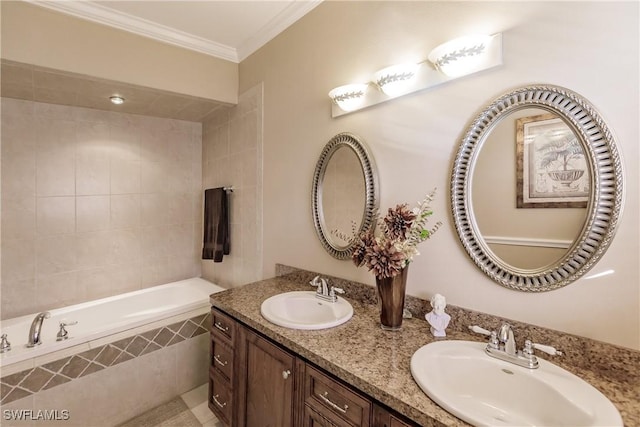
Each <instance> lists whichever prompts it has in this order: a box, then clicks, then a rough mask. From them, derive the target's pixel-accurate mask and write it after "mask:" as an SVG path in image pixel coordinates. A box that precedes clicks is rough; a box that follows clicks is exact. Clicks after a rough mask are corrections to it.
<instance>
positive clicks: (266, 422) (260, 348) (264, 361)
mask: <svg viewBox="0 0 640 427" xmlns="http://www.w3.org/2000/svg"><path fill="white" fill-rule="evenodd" d="M211 313H212V316H211V318H212V324H211V347H210V363H209V365H210V367H209V408H210V409H211V410H212V411H213V412H214V414H215V415H216V416H217V417H218V419H219V420H221V421H222V422H223V423H225V424H226V425H227V426H229V427H300V426H303V427H361V426H363V427H365V426H366V427H369V426H373V427H411V426H414V427H415V426H417V424H411V423H407V422H405V421H403V420H402V417H401V416H400V415H397V414H394V413H393V412H390V411H388V410H386V409H385V408H383V407H382V406H380V405H378V404H377V403H376V402H374V401H373V400H372V399H371V398H369V397H368V396H366V395H364V394H362V393H361V392H359V391H358V390H355V389H354V388H353V387H351V386H349V385H347V384H344V383H343V382H342V381H340V380H338V379H337V378H334V377H333V376H331V375H330V374H328V373H326V372H324V371H322V370H320V369H319V368H316V367H315V366H313V365H311V364H310V363H307V362H305V361H304V360H303V359H301V358H300V357H297V356H296V355H295V354H293V353H292V352H290V351H288V350H286V349H283V348H282V347H280V346H279V345H277V344H275V343H273V342H272V341H270V340H269V339H267V338H265V337H263V336H261V335H260V334H258V333H256V332H255V331H253V330H252V329H250V328H248V327H246V326H244V325H242V324H240V323H238V322H236V321H235V320H234V319H233V318H231V317H229V316H228V315H226V314H224V313H222V312H220V311H219V310H217V309H215V308H214V309H213V310H212V312H211Z"/></svg>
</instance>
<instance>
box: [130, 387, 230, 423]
mask: <svg viewBox="0 0 640 427" xmlns="http://www.w3.org/2000/svg"><path fill="white" fill-rule="evenodd" d="M208 390H209V387H208V384H203V385H201V386H200V387H197V388H194V389H193V390H191V391H188V392H186V393H184V394H183V395H181V396H180V397H179V398H176V399H174V400H172V401H170V402H167V403H166V404H164V405H161V406H158V407H156V408H154V409H151V410H150V411H147V412H145V413H144V414H142V415H139V416H137V417H135V418H133V419H131V420H129V421H127V422H126V423H124V424H121V427H125V426H126V427H137V426H145V427H184V426H193V427H196V426H198V427H199V426H202V427H225V426H224V424H222V422H220V421H219V420H218V419H217V418H216V417H215V415H213V413H212V412H211V410H209V407H208V406H207V398H208V396H207V393H208ZM194 417H195V419H194Z"/></svg>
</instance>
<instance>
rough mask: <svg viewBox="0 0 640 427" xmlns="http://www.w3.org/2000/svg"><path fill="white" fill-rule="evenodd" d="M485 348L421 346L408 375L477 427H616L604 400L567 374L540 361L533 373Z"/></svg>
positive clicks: (466, 343)
mask: <svg viewBox="0 0 640 427" xmlns="http://www.w3.org/2000/svg"><path fill="white" fill-rule="evenodd" d="M485 346H486V344H483V343H478V342H471V341H437V342H434V343H431V344H427V345H425V346H423V347H421V348H420V349H418V351H416V352H415V353H414V355H413V357H412V358H411V374H412V375H413V378H414V379H415V380H416V382H417V383H418V385H419V386H420V388H421V389H422V390H423V391H424V392H425V393H426V394H427V395H428V396H429V397H430V398H431V399H432V400H433V401H434V402H436V403H437V404H438V405H440V406H441V407H442V408H444V409H446V410H447V411H448V412H450V413H452V414H453V415H455V416H457V417H458V418H461V419H463V420H465V421H467V422H468V423H470V424H473V425H477V426H554V427H560V426H572V427H576V426H607V427H613V426H622V418H621V417H620V413H619V412H618V410H617V409H616V407H615V406H613V404H612V403H611V402H610V401H609V399H607V398H606V397H605V396H604V395H603V394H602V393H600V392H599V391H598V390H596V389H595V388H594V387H593V386H591V385H590V384H588V383H587V382H585V381H583V380H582V379H580V378H578V377H577V376H575V375H573V374H572V373H571V372H568V371H566V370H565V369H562V368H560V367H559V366H557V365H554V364H553V363H550V362H548V361H546V360H542V359H540V358H538V362H539V363H540V366H539V368H538V369H527V368H523V367H520V366H517V365H514V364H512V363H509V362H504V361H502V360H498V359H496V358H493V357H491V356H489V355H487V354H486V353H485V352H484V348H485Z"/></svg>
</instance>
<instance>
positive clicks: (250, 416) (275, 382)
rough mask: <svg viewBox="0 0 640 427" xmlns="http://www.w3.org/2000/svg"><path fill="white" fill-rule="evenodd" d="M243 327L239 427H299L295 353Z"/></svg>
mask: <svg viewBox="0 0 640 427" xmlns="http://www.w3.org/2000/svg"><path fill="white" fill-rule="evenodd" d="M239 329H240V334H239V337H240V340H239V342H238V347H237V352H236V357H237V358H238V366H239V372H242V375H239V376H238V381H237V383H236V386H237V390H238V393H237V397H238V400H237V402H238V404H237V406H236V409H237V417H236V419H237V424H236V425H238V426H243V427H244V426H246V427H252V426H273V427H276V426H277V427H296V423H295V422H294V421H295V420H294V406H295V405H294V403H295V400H296V399H295V394H294V392H295V390H296V388H295V385H294V381H295V379H296V374H297V371H296V363H295V356H293V355H292V354H291V353H289V352H287V351H284V350H283V349H281V348H280V347H277V346H275V345H274V344H272V343H271V342H269V341H267V340H266V339H265V338H263V337H261V336H259V335H257V334H256V333H254V332H252V331H250V330H249V329H247V328H239Z"/></svg>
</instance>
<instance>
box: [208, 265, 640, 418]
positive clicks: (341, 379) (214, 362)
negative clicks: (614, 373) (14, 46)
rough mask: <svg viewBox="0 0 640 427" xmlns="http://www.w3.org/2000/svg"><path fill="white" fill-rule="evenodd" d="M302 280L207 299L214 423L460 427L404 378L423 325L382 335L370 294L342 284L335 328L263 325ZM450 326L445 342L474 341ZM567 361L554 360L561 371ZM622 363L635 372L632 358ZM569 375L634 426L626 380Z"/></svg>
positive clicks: (417, 322)
mask: <svg viewBox="0 0 640 427" xmlns="http://www.w3.org/2000/svg"><path fill="white" fill-rule="evenodd" d="M301 279H303V277H296V276H295V275H294V276H293V277H292V276H282V277H275V278H272V279H268V280H264V281H261V282H256V283H253V284H249V285H246V286H244V287H242V288H236V289H231V290H228V291H225V292H222V293H219V294H215V295H212V296H211V303H212V305H213V308H212V317H211V319H212V320H211V325H210V327H211V329H210V330H211V353H210V368H209V379H210V381H209V407H210V408H211V410H212V411H213V412H214V413H215V414H216V416H218V418H219V419H220V420H222V421H223V422H224V423H226V424H227V425H229V426H256V425H277V426H294V427H297V426H376V427H378V426H380V427H383V426H386V427H392V426H393V427H402V426H442V425H445V426H466V425H468V424H467V423H465V422H464V421H462V420H460V419H458V418H456V417H455V416H453V415H451V414H450V413H448V412H447V411H445V410H444V409H442V408H441V407H440V406H438V405H437V404H436V403H434V402H433V401H432V400H431V399H429V397H427V396H426V395H425V394H424V393H423V392H422V390H420V388H419V387H418V385H417V384H416V382H415V381H414V380H413V378H412V376H411V373H410V359H411V356H412V355H413V354H414V353H415V352H416V350H418V349H419V348H420V347H422V346H423V345H425V344H427V343H430V342H433V341H434V340H436V339H435V338H433V336H431V334H430V333H429V325H428V323H427V322H425V321H424V320H423V319H421V318H415V319H409V320H405V321H404V323H403V326H402V330H400V331H397V332H388V331H383V330H382V329H381V328H380V326H379V312H378V308H377V306H376V305H375V304H372V301H371V299H370V296H371V295H368V296H367V295H364V296H363V295H362V294H358V292H359V290H358V289H357V288H351V289H350V288H349V287H348V286H344V284H342V283H341V284H340V285H341V286H343V287H345V290H346V291H347V294H346V295H345V297H346V298H347V299H349V302H350V303H351V304H352V305H353V308H354V315H353V317H352V318H351V320H349V321H348V322H347V323H345V324H343V325H340V326H337V327H334V328H331V329H324V330H317V331H313V330H311V331H308V330H295V329H288V328H283V327H280V326H276V325H274V324H272V323H269V322H268V321H267V320H265V319H264V318H263V317H262V316H261V314H260V306H261V303H262V301H264V300H265V299H267V298H269V297H271V296H273V295H276V294H279V293H284V292H290V291H296V290H307V289H308V288H307V286H308V285H307V283H306V281H304V280H301ZM456 320H458V322H459V324H460V323H462V322H465V323H466V321H467V320H468V319H460V318H456V317H455V313H454V319H453V320H452V324H453V323H454V322H456ZM476 320H479V321H483V320H484V319H476ZM451 329H452V330H451V331H449V330H448V331H447V337H446V339H454V340H475V341H483V338H482V337H477V336H474V335H472V334H469V333H466V332H462V331H461V329H458V328H451ZM456 329H458V330H456ZM523 338H524V337H523ZM572 338H573V337H572ZM567 345H569V344H567ZM564 349H565V350H569V351H570V352H571V350H572V349H571V348H568V347H567V346H565V347H564ZM636 353H637V352H631V353H630V354H631V357H634V358H637V354H636ZM554 362H557V360H554ZM571 362H572V360H570V359H569V358H567V359H566V360H565V361H563V362H561V363H564V364H563V366H564V367H565V368H569V367H570V366H568V365H567V363H569V364H570V363H571ZM627 362H628V363H630V364H631V365H628V366H634V365H633V363H635V359H633V360H628V361H627ZM625 365H626V363H625ZM631 369H633V368H631ZM571 370H572V371H573V372H574V373H576V374H577V375H580V376H582V377H583V378H585V379H586V380H587V381H589V382H590V383H591V384H592V385H594V386H595V387H597V388H598V389H599V390H600V391H601V392H603V393H604V394H605V395H607V397H608V398H609V399H610V400H611V401H612V402H613V403H614V404H615V405H616V407H617V408H618V409H619V411H620V412H621V414H622V416H623V418H624V421H625V425H635V423H637V422H638V421H639V420H638V415H637V414H638V409H639V406H640V404H639V403H638V402H637V399H635V398H634V396H635V392H634V385H633V382H629V383H625V382H624V381H623V380H622V379H621V380H617V379H613V378H606V377H604V376H598V375H595V374H594V373H593V372H591V371H587V370H584V369H582V368H576V367H575V366H574V367H573V368H572V369H571ZM265 420H269V423H266V422H265Z"/></svg>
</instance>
